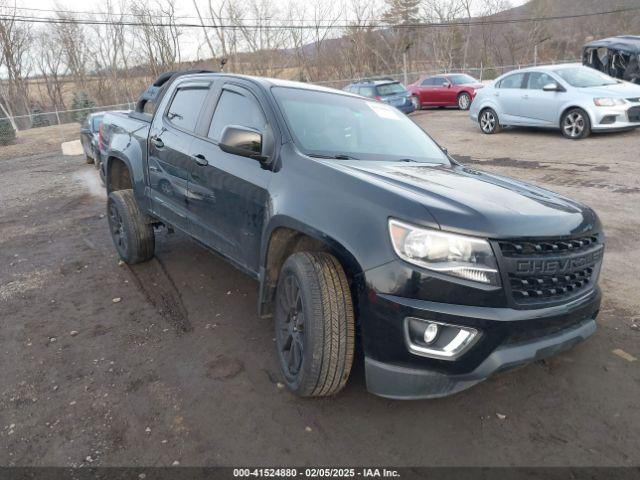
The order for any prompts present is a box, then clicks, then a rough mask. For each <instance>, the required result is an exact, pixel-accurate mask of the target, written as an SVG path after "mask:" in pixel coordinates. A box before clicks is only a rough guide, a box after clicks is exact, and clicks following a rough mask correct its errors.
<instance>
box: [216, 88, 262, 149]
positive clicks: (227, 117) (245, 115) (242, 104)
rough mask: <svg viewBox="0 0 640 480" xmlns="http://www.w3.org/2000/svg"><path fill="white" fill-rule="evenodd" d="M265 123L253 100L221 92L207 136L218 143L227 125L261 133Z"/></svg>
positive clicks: (229, 91)
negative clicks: (251, 129)
mask: <svg viewBox="0 0 640 480" xmlns="http://www.w3.org/2000/svg"><path fill="white" fill-rule="evenodd" d="M266 123H267V122H266V121H265V118H264V115H263V113H262V110H261V109H260V106H259V105H258V103H257V102H256V100H255V99H253V98H249V97H247V96H244V95H241V94H240V93H236V92H232V91H231V90H223V91H222V95H221V96H220V100H219V101H218V105H217V106H216V111H215V113H214V114H213V119H212V120H211V126H210V127H209V133H208V135H207V136H208V137H209V138H210V139H211V140H214V141H216V142H218V141H220V137H221V136H222V132H223V130H224V129H225V127H227V126H228V125H238V126H240V127H247V128H253V129H254V130H258V131H260V132H261V131H263V130H264V127H265V125H266Z"/></svg>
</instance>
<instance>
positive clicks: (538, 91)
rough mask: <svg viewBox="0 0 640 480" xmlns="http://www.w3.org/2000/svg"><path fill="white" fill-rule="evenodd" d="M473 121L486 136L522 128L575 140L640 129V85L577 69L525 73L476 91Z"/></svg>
mask: <svg viewBox="0 0 640 480" xmlns="http://www.w3.org/2000/svg"><path fill="white" fill-rule="evenodd" d="M469 116H470V117H471V119H472V120H473V121H474V122H478V124H479V125H480V129H481V130H482V132H484V133H487V134H491V133H496V132H498V131H500V129H501V127H504V126H507V125H514V126H515V125H518V126H530V127H543V128H554V129H560V131H561V132H562V134H563V135H564V136H565V137H567V138H571V139H574V140H577V139H580V138H585V137H587V136H588V135H589V134H590V133H591V132H600V131H615V130H626V129H629V128H636V127H640V85H634V84H632V83H628V82H623V81H621V80H617V79H615V78H612V77H609V76H608V75H605V74H604V73H601V72H598V71H597V70H594V69H592V68H589V67H584V66H582V65H579V64H566V65H551V66H545V67H532V68H526V69H522V70H517V71H513V72H509V73H507V74H505V75H502V76H501V77H499V78H497V79H496V80H495V81H494V82H492V83H491V85H489V86H487V87H486V88H483V89H480V90H478V93H477V95H476V98H475V99H474V100H473V103H472V104H471V109H470V111H469Z"/></svg>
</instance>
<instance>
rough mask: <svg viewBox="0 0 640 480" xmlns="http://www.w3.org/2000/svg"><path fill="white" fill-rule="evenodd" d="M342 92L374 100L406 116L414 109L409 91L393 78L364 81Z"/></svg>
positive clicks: (345, 88)
mask: <svg viewBox="0 0 640 480" xmlns="http://www.w3.org/2000/svg"><path fill="white" fill-rule="evenodd" d="M344 90H345V91H346V92H350V93H355V94H357V95H362V96H363V97H368V98H375V99H376V100H378V101H380V102H383V103H386V104H388V105H391V106H392V107H396V108H397V109H398V110H400V111H401V112H404V113H406V114H409V113H411V112H413V111H415V109H416V105H415V104H414V103H413V101H412V98H411V94H410V93H409V91H408V90H407V89H406V88H405V87H404V85H402V84H401V83H400V82H397V81H396V80H394V79H393V78H377V79H375V78H374V79H364V80H360V81H358V82H355V83H352V84H350V85H347V86H346V87H344Z"/></svg>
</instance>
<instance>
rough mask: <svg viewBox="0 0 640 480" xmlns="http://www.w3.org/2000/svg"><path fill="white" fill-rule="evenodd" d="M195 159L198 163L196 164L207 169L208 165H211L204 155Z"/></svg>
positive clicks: (198, 155) (197, 155) (196, 156)
mask: <svg viewBox="0 0 640 480" xmlns="http://www.w3.org/2000/svg"><path fill="white" fill-rule="evenodd" d="M193 158H194V160H195V161H196V163H197V164H198V165H200V166H201V167H206V166H207V165H209V162H208V161H207V159H206V158H205V156H204V155H202V154H201V153H198V154H196V155H194V156H193Z"/></svg>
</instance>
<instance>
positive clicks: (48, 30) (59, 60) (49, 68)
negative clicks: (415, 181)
mask: <svg viewBox="0 0 640 480" xmlns="http://www.w3.org/2000/svg"><path fill="white" fill-rule="evenodd" d="M52 38H55V28H53V27H52V26H47V27H45V28H43V29H41V30H40V31H39V32H37V35H36V38H35V44H34V50H35V51H34V53H33V58H34V63H35V65H36V68H37V71H38V73H39V75H40V77H41V79H42V82H41V83H43V84H44V86H45V90H46V95H47V98H48V100H49V103H50V105H51V106H52V107H54V108H55V109H57V110H64V109H65V108H66V105H65V101H64V96H63V94H62V85H63V82H64V80H65V77H66V76H67V74H68V73H69V67H68V66H67V65H65V63H64V51H63V48H62V44H60V43H59V42H52V41H51V39H52ZM39 84H40V83H38V85H39Z"/></svg>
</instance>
